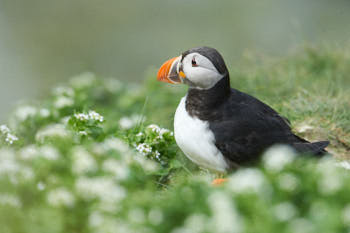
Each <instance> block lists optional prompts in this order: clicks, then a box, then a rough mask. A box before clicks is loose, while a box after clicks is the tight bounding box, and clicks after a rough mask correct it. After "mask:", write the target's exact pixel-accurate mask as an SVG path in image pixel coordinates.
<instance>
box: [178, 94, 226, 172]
mask: <svg viewBox="0 0 350 233" xmlns="http://www.w3.org/2000/svg"><path fill="white" fill-rule="evenodd" d="M185 102H186V97H184V98H182V99H181V101H180V104H179V106H178V107H177V109H176V113H175V119H174V133H175V140H176V143H177V145H178V146H179V147H180V148H181V150H182V151H183V152H184V153H185V155H186V156H187V157H188V158H189V159H190V160H192V161H193V162H194V163H196V164H198V165H199V166H201V167H204V168H208V169H210V170H214V171H218V172H224V171H225V170H226V169H228V164H227V163H226V161H225V159H224V157H223V155H222V154H221V152H220V151H219V150H218V149H217V147H216V146H215V137H214V134H213V132H211V131H210V129H209V123H208V122H206V121H202V120H200V119H198V118H197V117H191V116H190V115H189V114H188V113H187V111H186V108H185Z"/></svg>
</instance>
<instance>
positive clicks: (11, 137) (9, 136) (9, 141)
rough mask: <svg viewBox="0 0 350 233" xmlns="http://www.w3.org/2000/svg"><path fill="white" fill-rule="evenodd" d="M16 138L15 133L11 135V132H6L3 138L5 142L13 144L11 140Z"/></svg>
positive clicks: (13, 140)
mask: <svg viewBox="0 0 350 233" xmlns="http://www.w3.org/2000/svg"><path fill="white" fill-rule="evenodd" d="M17 140H18V138H17V137H16V136H15V135H13V134H10V133H9V134H7V135H6V138H5V141H6V142H7V143H9V144H13V142H15V141H17Z"/></svg>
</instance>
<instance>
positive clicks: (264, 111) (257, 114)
mask: <svg viewBox="0 0 350 233" xmlns="http://www.w3.org/2000/svg"><path fill="white" fill-rule="evenodd" d="M218 112H220V115H219V117H218V118H217V119H215V120H212V121H210V122H209V123H210V124H209V127H210V129H211V130H212V131H213V132H214V135H215V139H216V142H215V144H216V146H217V147H218V148H219V150H220V151H221V152H222V154H223V155H224V156H225V157H226V158H227V159H228V160H230V161H232V162H235V163H238V164H242V163H245V162H250V161H252V160H254V159H256V158H257V157H258V156H259V155H260V154H261V153H262V152H263V151H264V150H265V149H266V148H268V147H269V146H271V145H273V144H276V143H283V144H289V145H291V146H293V147H294V148H295V149H297V150H298V151H300V152H311V153H314V152H316V150H317V152H322V149H323V148H324V147H325V146H327V145H328V144H327V145H325V144H318V145H313V146H312V144H314V143H309V142H308V141H306V140H304V139H302V138H299V137H297V136H296V135H294V134H293V133H292V131H291V128H290V126H289V121H288V120H287V119H286V118H283V117H281V116H280V115H279V114H278V113H277V112H276V111H275V110H273V109H272V108H270V107H269V106H268V105H266V104H264V103H263V102H261V101H259V100H258V99H256V98H254V97H252V96H250V95H248V94H245V93H243V92H240V91H238V90H235V89H232V92H231V95H230V99H229V101H225V103H223V104H222V105H221V106H219V107H218ZM299 149H300V150H299Z"/></svg>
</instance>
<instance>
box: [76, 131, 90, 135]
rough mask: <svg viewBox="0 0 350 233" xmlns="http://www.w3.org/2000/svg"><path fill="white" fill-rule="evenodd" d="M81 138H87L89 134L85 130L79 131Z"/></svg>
mask: <svg viewBox="0 0 350 233" xmlns="http://www.w3.org/2000/svg"><path fill="white" fill-rule="evenodd" d="M78 133H79V134H80V135H81V136H87V135H88V133H87V132H86V131H85V130H82V131H79V132H78Z"/></svg>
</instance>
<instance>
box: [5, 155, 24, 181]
mask: <svg viewBox="0 0 350 233" xmlns="http://www.w3.org/2000/svg"><path fill="white" fill-rule="evenodd" d="M21 168H22V167H21V165H20V164H19V163H18V162H17V161H16V160H15V153H14V151H13V150H10V149H0V177H1V176H5V175H9V176H15V175H16V174H17V173H18V172H19V171H20V170H21Z"/></svg>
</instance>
